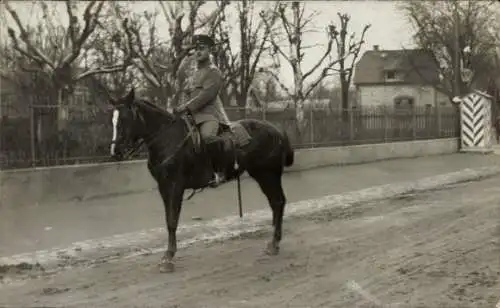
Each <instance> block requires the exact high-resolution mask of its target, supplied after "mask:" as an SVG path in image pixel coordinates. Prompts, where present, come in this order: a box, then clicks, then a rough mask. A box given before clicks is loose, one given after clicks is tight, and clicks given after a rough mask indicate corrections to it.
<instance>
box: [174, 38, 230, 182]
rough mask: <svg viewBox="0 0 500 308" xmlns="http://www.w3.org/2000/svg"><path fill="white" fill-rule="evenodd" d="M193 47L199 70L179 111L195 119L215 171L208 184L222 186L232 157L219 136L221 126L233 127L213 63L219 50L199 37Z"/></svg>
mask: <svg viewBox="0 0 500 308" xmlns="http://www.w3.org/2000/svg"><path fill="white" fill-rule="evenodd" d="M193 43H194V48H195V49H196V53H195V56H196V62H197V68H196V71H195V72H194V74H193V75H192V76H189V77H190V78H189V79H190V80H188V82H187V84H186V85H185V89H184V91H185V93H186V97H187V102H185V103H184V104H181V105H180V106H178V107H176V111H177V112H184V111H186V110H189V111H190V113H191V114H192V115H193V118H194V121H195V123H196V125H197V126H198V128H199V130H200V134H201V137H202V138H203V140H204V142H205V145H206V148H207V153H208V155H209V156H210V160H211V162H212V167H213V168H214V169H213V171H214V172H213V175H211V178H210V179H207V184H209V185H211V186H218V185H219V184H221V183H223V182H224V181H225V180H226V179H225V175H224V173H225V172H224V171H225V169H226V166H225V165H226V164H227V161H228V160H227V159H226V158H228V157H229V156H228V155H231V154H230V149H229V145H228V144H227V142H226V140H224V139H223V138H222V137H220V136H218V132H219V125H220V123H223V124H226V125H229V120H228V119H227V116H226V113H225V111H224V108H223V106H222V103H221V101H220V99H219V91H220V89H221V87H222V85H223V78H222V74H221V72H220V71H219V69H218V68H217V67H215V66H214V65H213V64H212V61H211V59H210V54H211V53H212V51H213V49H214V47H215V42H214V40H213V39H212V38H211V37H210V36H208V35H204V34H199V35H195V36H194V37H193Z"/></svg>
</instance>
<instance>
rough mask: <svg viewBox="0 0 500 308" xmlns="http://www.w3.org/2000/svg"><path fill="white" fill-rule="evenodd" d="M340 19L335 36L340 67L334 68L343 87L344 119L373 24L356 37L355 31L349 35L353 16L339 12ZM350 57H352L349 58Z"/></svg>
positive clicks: (366, 26)
mask: <svg viewBox="0 0 500 308" xmlns="http://www.w3.org/2000/svg"><path fill="white" fill-rule="evenodd" d="M337 15H338V17H339V20H340V34H339V35H337V36H335V37H334V41H335V46H336V49H337V58H338V64H339V66H338V68H335V67H334V68H332V70H334V71H336V72H338V74H339V80H340V89H341V102H342V109H343V110H344V112H343V115H344V116H343V119H344V121H345V120H347V112H346V111H347V109H348V108H349V107H350V106H349V87H350V86H351V81H352V76H353V74H354V64H355V63H356V61H357V59H358V57H359V53H360V52H361V47H362V46H363V44H364V43H365V35H366V33H367V31H368V29H370V26H371V25H365V26H364V27H363V30H362V32H361V35H360V37H359V39H358V38H356V34H355V33H351V34H350V35H349V21H350V20H351V17H350V16H349V15H347V14H341V13H337ZM348 58H350V59H348Z"/></svg>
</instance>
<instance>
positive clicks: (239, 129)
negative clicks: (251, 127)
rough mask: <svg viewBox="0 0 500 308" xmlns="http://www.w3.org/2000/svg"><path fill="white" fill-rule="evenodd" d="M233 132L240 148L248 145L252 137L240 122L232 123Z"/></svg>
mask: <svg viewBox="0 0 500 308" xmlns="http://www.w3.org/2000/svg"><path fill="white" fill-rule="evenodd" d="M230 128H231V132H232V133H233V134H232V135H233V138H234V141H235V143H236V144H238V145H239V146H245V145H247V144H248V143H249V142H250V140H252V137H251V136H250V134H249V133H248V131H247V130H246V129H245V128H244V127H243V125H241V124H240V123H238V122H231V123H230Z"/></svg>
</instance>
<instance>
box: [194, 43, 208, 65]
mask: <svg viewBox="0 0 500 308" xmlns="http://www.w3.org/2000/svg"><path fill="white" fill-rule="evenodd" d="M209 56H210V47H208V46H206V45H198V46H196V60H198V61H205V60H207V59H208V58H209Z"/></svg>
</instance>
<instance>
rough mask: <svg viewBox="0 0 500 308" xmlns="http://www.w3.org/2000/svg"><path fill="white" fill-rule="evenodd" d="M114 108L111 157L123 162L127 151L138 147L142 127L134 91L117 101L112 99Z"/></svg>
mask: <svg viewBox="0 0 500 308" xmlns="http://www.w3.org/2000/svg"><path fill="white" fill-rule="evenodd" d="M110 103H111V105H112V107H113V116H112V119H111V122H112V124H113V137H112V139H111V153H110V154H111V157H112V158H114V159H116V160H122V159H123V158H124V154H125V152H127V151H131V150H133V149H135V148H136V147H138V142H139V140H140V139H141V133H142V131H141V130H142V127H141V124H142V123H141V118H140V115H139V113H138V107H137V104H136V103H135V92H134V89H132V90H131V91H130V92H129V93H128V94H127V95H125V96H124V97H121V98H119V99H117V100H114V99H111V100H110Z"/></svg>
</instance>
